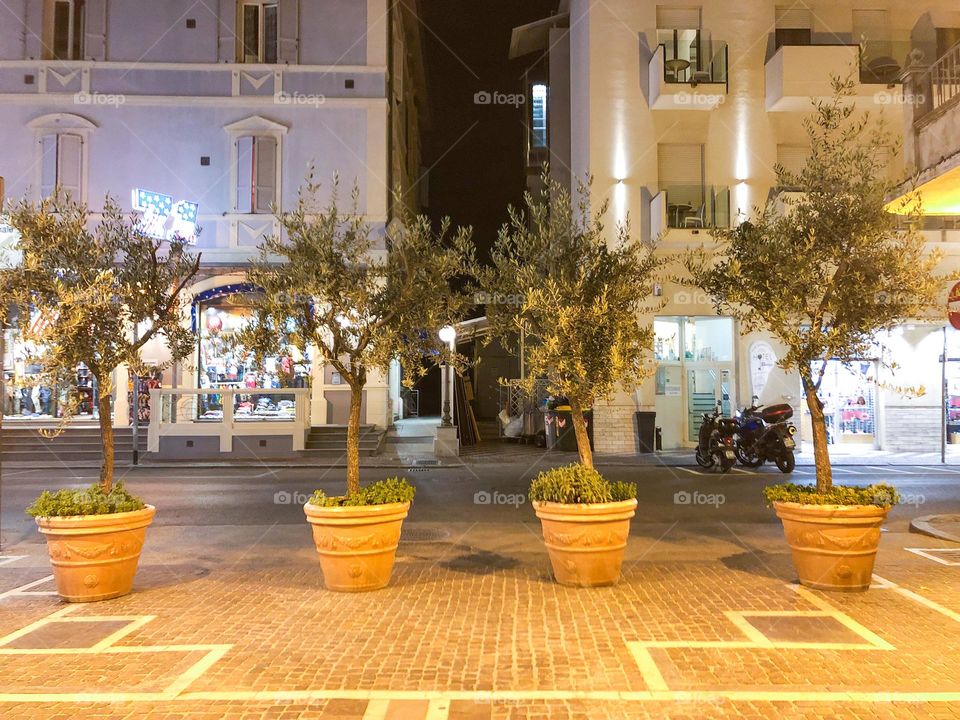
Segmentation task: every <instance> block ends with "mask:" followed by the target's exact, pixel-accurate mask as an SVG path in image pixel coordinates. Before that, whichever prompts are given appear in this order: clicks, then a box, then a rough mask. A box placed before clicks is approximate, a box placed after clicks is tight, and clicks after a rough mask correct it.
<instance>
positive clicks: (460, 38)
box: [421, 0, 558, 248]
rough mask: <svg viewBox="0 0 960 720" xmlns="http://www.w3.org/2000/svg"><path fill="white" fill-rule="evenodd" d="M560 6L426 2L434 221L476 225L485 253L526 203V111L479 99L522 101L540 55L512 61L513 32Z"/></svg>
mask: <svg viewBox="0 0 960 720" xmlns="http://www.w3.org/2000/svg"><path fill="white" fill-rule="evenodd" d="M557 5H558V2H557V0H421V7H422V11H423V26H422V27H421V33H422V37H423V42H424V54H425V62H426V72H427V91H428V100H429V105H430V117H429V120H428V125H427V128H426V130H425V133H424V141H425V164H426V165H427V167H429V168H431V170H430V207H429V213H430V215H431V216H432V217H433V218H434V219H439V218H440V217H443V216H445V215H448V216H450V217H451V219H452V220H453V221H454V223H456V224H460V225H472V226H473V228H474V241H475V242H476V244H477V246H478V247H480V248H487V247H489V246H490V244H491V243H492V240H493V238H494V237H495V236H496V232H497V230H498V229H499V227H500V225H501V224H502V223H503V222H504V221H505V220H506V208H507V205H509V204H511V203H512V204H515V205H516V204H519V203H520V202H521V201H522V199H523V190H524V168H523V154H522V153H523V142H524V131H523V120H524V118H525V110H526V108H525V107H524V106H521V107H520V108H519V109H516V108H514V107H512V106H509V105H477V104H475V102H474V96H475V94H476V93H478V92H489V93H493V92H501V93H506V94H510V93H520V92H522V91H523V87H522V85H523V82H522V75H523V71H524V69H525V67H526V65H527V64H528V63H529V62H531V61H532V60H535V59H536V58H535V56H534V55H530V56H527V57H526V58H520V59H519V60H516V61H510V60H509V58H508V57H507V55H508V53H509V49H510V31H511V30H512V29H513V28H514V27H516V26H518V25H523V24H525V23H528V22H533V21H534V20H539V19H541V18H544V17H547V16H548V15H550V14H551V13H552V12H553V11H554V10H555V9H556V7H557Z"/></svg>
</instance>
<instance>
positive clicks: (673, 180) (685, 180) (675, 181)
mask: <svg viewBox="0 0 960 720" xmlns="http://www.w3.org/2000/svg"><path fill="white" fill-rule="evenodd" d="M657 161H658V166H659V172H660V187H661V188H662V187H665V186H667V185H688V186H697V187H699V186H700V185H703V146H702V145H658V146H657Z"/></svg>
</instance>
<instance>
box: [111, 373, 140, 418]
mask: <svg viewBox="0 0 960 720" xmlns="http://www.w3.org/2000/svg"><path fill="white" fill-rule="evenodd" d="M129 378H130V371H129V370H128V368H127V366H126V365H120V366H119V367H118V368H117V369H116V370H114V371H113V387H114V394H113V425H114V427H129V425H130V401H129V399H128V398H127V392H128V390H127V383H128V382H129ZM134 402H136V398H134Z"/></svg>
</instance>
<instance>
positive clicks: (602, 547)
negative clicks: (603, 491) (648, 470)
mask: <svg viewBox="0 0 960 720" xmlns="http://www.w3.org/2000/svg"><path fill="white" fill-rule="evenodd" d="M533 509H534V510H535V511H536V513H537V517H538V518H540V523H541V525H542V526H543V541H544V543H545V544H546V546H547V553H548V554H549V555H550V564H551V565H552V566H553V576H554V577H555V578H556V580H557V582H558V583H560V584H561V585H572V586H576V587H594V586H597V585H613V584H615V583H616V582H617V581H618V580H619V579H620V566H621V565H622V564H623V553H624V550H625V549H626V547H627V537H628V536H629V534H630V518H632V517H633V516H634V513H635V512H636V509H637V501H636V500H624V501H622V502H611V503H594V504H587V505H566V504H563V503H552V502H534V503H533Z"/></svg>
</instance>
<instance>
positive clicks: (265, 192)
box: [253, 137, 277, 213]
mask: <svg viewBox="0 0 960 720" xmlns="http://www.w3.org/2000/svg"><path fill="white" fill-rule="evenodd" d="M253 147H254V177H255V182H256V186H255V187H254V192H253V201H254V208H253V211H254V212H256V213H270V212H273V210H272V208H271V205H272V204H273V203H274V202H276V199H277V139H276V138H272V137H258V138H257V139H256V141H255V142H254V144H253Z"/></svg>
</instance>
